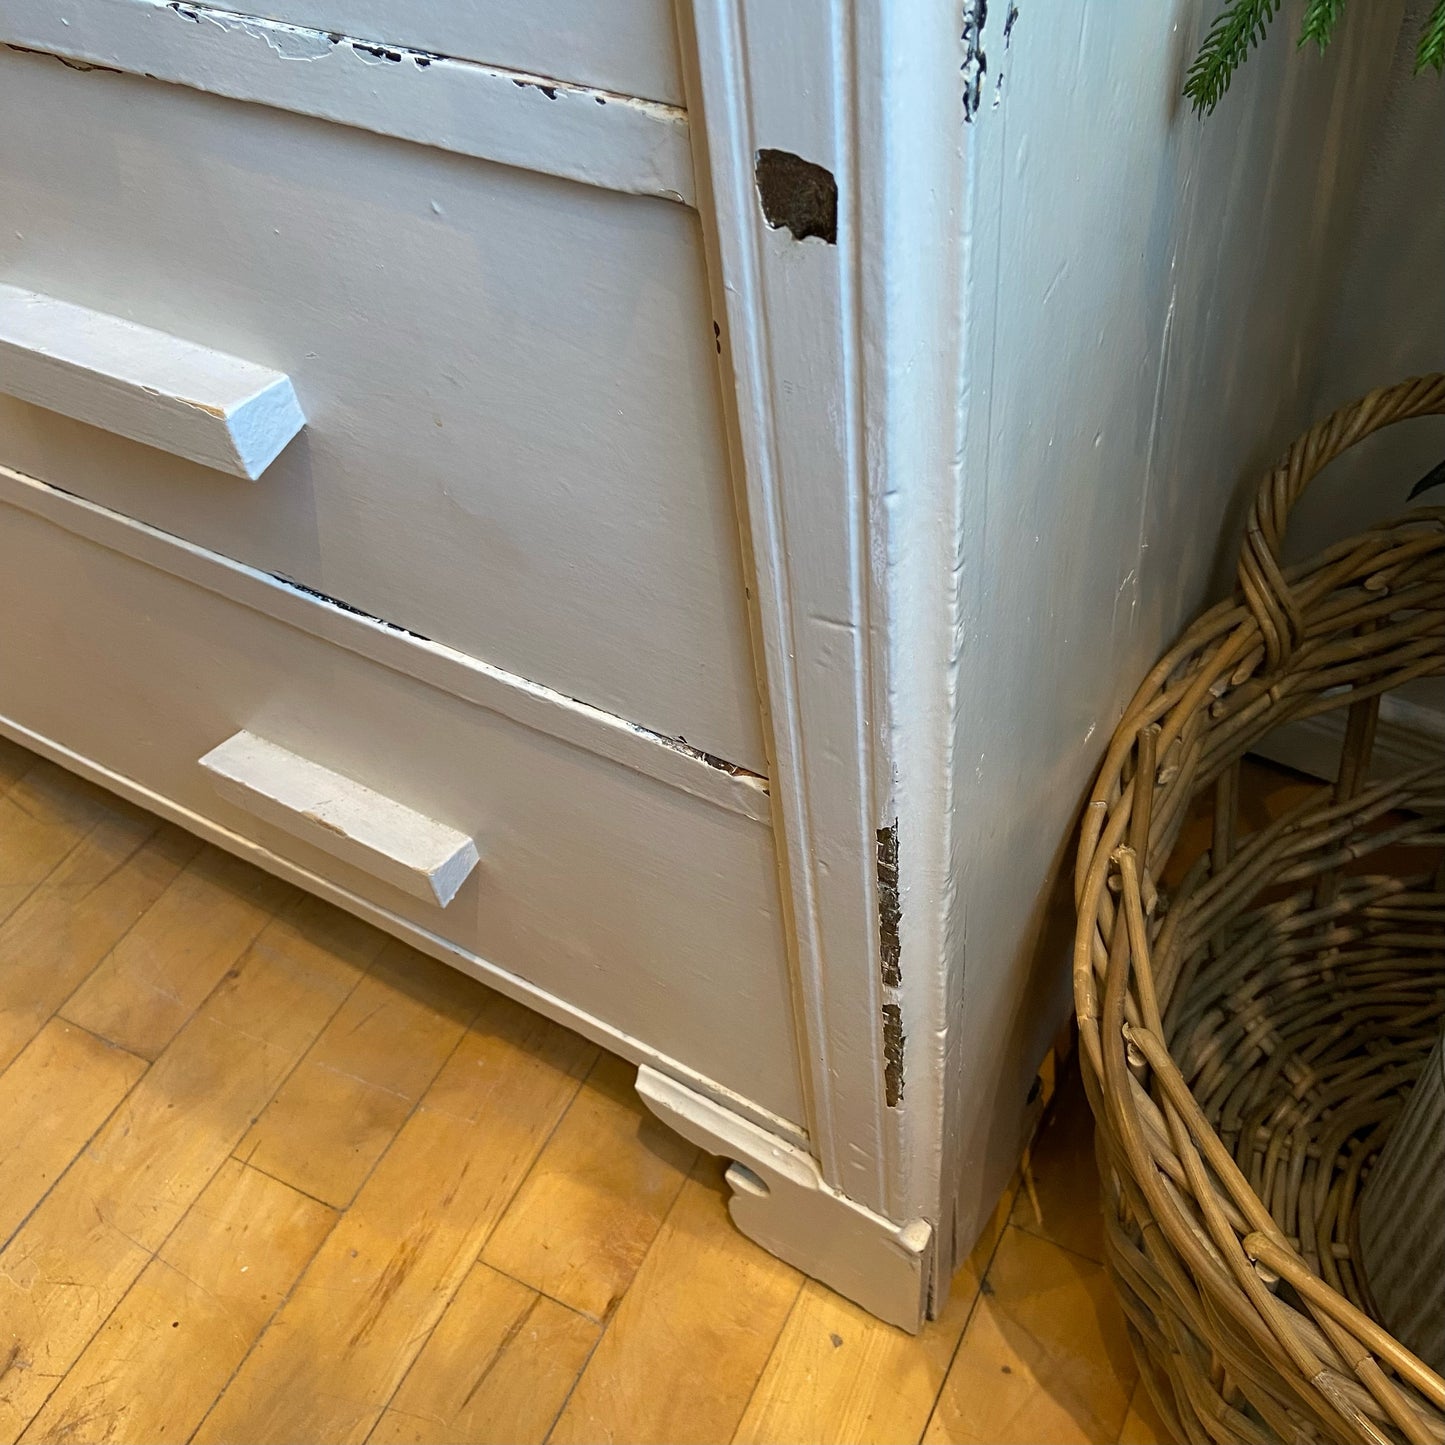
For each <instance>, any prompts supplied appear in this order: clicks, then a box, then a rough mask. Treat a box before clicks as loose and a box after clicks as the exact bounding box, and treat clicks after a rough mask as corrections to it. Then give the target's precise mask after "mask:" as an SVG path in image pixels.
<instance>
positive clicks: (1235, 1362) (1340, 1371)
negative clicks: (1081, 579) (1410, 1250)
mask: <svg viewBox="0 0 1445 1445" xmlns="http://www.w3.org/2000/svg"><path fill="white" fill-rule="evenodd" d="M1433 413H1445V376H1429V377H1422V378H1419V379H1416V380H1413V381H1408V382H1404V383H1402V384H1401V385H1399V386H1396V387H1391V388H1389V389H1387V390H1384V391H1378V392H1374V393H1373V394H1371V395H1370V396H1367V397H1365V398H1364V399H1363V400H1361V401H1359V402H1357V403H1355V404H1353V405H1351V406H1348V407H1345V408H1343V409H1342V410H1340V411H1339V412H1337V413H1336V414H1335V415H1334V416H1332V417H1329V418H1328V419H1327V420H1325V421H1323V422H1321V423H1320V424H1319V425H1318V426H1316V427H1315V428H1314V429H1313V430H1312V431H1310V432H1308V433H1307V434H1306V435H1305V436H1303V437H1301V438H1300V440H1299V441H1297V442H1296V443H1295V445H1294V446H1293V447H1292V448H1291V450H1290V451H1289V453H1288V455H1287V456H1286V457H1285V458H1284V460H1283V461H1282V462H1281V463H1280V465H1279V466H1278V467H1277V468H1276V470H1275V471H1274V472H1273V473H1271V474H1270V475H1269V476H1268V477H1267V478H1266V479H1265V481H1264V483H1263V484H1262V486H1261V487H1260V490H1259V495H1258V497H1257V498H1256V500H1255V503H1254V507H1253V510H1252V511H1251V513H1250V518H1249V524H1248V530H1247V533H1246V536H1245V540H1244V546H1243V550H1242V556H1241V559H1240V566H1239V583H1240V592H1239V595H1238V596H1236V598H1235V599H1234V600H1232V601H1230V602H1227V603H1224V604H1222V605H1220V606H1219V607H1216V608H1214V610H1213V611H1211V612H1208V613H1206V614H1205V615H1204V616H1203V617H1202V618H1200V619H1199V621H1198V622H1196V623H1195V624H1194V626H1193V627H1191V628H1190V630H1189V631H1188V632H1187V633H1186V634H1185V636H1184V638H1183V640H1182V641H1181V642H1180V643H1179V644H1178V646H1176V647H1175V648H1174V649H1173V651H1171V652H1170V653H1169V654H1168V655H1167V656H1166V657H1165V658H1164V659H1163V660H1162V661H1161V662H1160V663H1159V664H1158V666H1157V667H1155V669H1154V671H1153V672H1152V673H1150V675H1149V676H1148V678H1147V679H1146V680H1145V682H1144V684H1143V686H1142V687H1141V688H1140V689H1139V691H1138V693H1137V694H1136V695H1135V698H1134V700H1133V702H1132V703H1131V704H1130V706H1129V708H1128V711H1127V713H1126V714H1125V717H1124V720H1123V722H1122V723H1121V724H1120V726H1119V730H1118V732H1117V733H1116V734H1115V737H1114V740H1113V743H1112V745H1111V747H1110V749H1109V753H1108V757H1107V759H1106V761H1105V764H1104V767H1103V770H1102V772H1101V773H1100V776H1099V781H1098V784H1097V786H1096V788H1095V790H1094V793H1093V796H1092V800H1091V802H1090V804H1089V809H1088V813H1087V815H1086V818H1085V822H1084V828H1083V837H1082V839H1081V843H1080V848H1079V858H1078V867H1077V873H1076V877H1075V898H1076V901H1077V904H1078V910H1079V928H1078V934H1077V937H1076V941H1075V952H1074V992H1075V1000H1076V1003H1077V1006H1078V1015H1079V1029H1080V1040H1081V1046H1082V1049H1081V1052H1082V1058H1083V1069H1084V1080H1085V1085H1086V1087H1087V1089H1088V1091H1089V1098H1090V1102H1091V1104H1092V1106H1093V1110H1094V1114H1095V1117H1096V1119H1097V1122H1098V1131H1097V1148H1098V1154H1099V1166H1100V1172H1101V1175H1102V1179H1103V1186H1104V1187H1103V1193H1104V1209H1105V1215H1106V1225H1107V1230H1106V1237H1107V1248H1108V1263H1109V1267H1110V1271H1111V1273H1112V1276H1113V1278H1114V1281H1115V1284H1116V1286H1117V1288H1118V1290H1119V1294H1120V1297H1121V1299H1122V1301H1123V1304H1124V1308H1125V1310H1126V1312H1127V1314H1128V1317H1129V1320H1130V1325H1131V1333H1132V1336H1133V1339H1134V1345H1135V1350H1136V1353H1137V1354H1138V1356H1139V1361H1140V1366H1141V1369H1142V1370H1143V1374H1144V1378H1145V1382H1146V1385H1147V1386H1148V1388H1149V1392H1150V1394H1151V1396H1152V1397H1153V1398H1154V1402H1155V1404H1156V1405H1157V1406H1158V1408H1159V1410H1160V1412H1161V1413H1162V1415H1163V1417H1164V1419H1165V1420H1166V1422H1167V1423H1169V1425H1170V1426H1171V1428H1172V1429H1173V1430H1174V1432H1175V1434H1176V1436H1177V1437H1178V1438H1179V1439H1180V1440H1188V1441H1211V1440H1213V1441H1231V1442H1232V1441H1269V1440H1286V1441H1315V1440H1330V1441H1379V1440H1396V1441H1398V1440H1408V1441H1416V1442H1420V1445H1429V1442H1435V1445H1439V1442H1441V1441H1445V1381H1442V1380H1441V1378H1440V1377H1439V1376H1438V1375H1436V1374H1434V1373H1433V1372H1431V1371H1430V1370H1429V1369H1428V1368H1427V1367H1426V1366H1425V1365H1423V1364H1422V1363H1421V1362H1420V1361H1419V1360H1417V1359H1416V1358H1415V1357H1414V1356H1413V1355H1411V1354H1410V1353H1409V1351H1408V1350H1406V1349H1405V1348H1404V1347H1403V1346H1402V1345H1401V1344H1399V1343H1398V1342H1397V1341H1396V1340H1395V1339H1393V1338H1392V1337H1391V1335H1390V1334H1389V1332H1388V1331H1387V1330H1386V1329H1384V1328H1383V1327H1382V1326H1381V1325H1379V1324H1378V1323H1376V1322H1375V1320H1374V1319H1373V1318H1372V1315H1371V1303H1370V1301H1369V1299H1368V1297H1367V1291H1366V1286H1365V1284H1364V1282H1363V1280H1362V1276H1361V1272H1360V1270H1359V1268H1358V1266H1357V1264H1356V1257H1357V1256H1356V1249H1357V1243H1356V1236H1355V1230H1354V1218H1355V1209H1354V1206H1355V1202H1356V1200H1357V1198H1358V1195H1359V1191H1360V1186H1361V1182H1362V1177H1363V1176H1364V1175H1365V1174H1366V1173H1367V1171H1368V1170H1369V1168H1370V1166H1371V1164H1372V1162H1373V1160H1374V1158H1375V1156H1376V1155H1377V1154H1378V1151H1379V1147H1380V1144H1381V1142H1382V1140H1383V1139H1384V1137H1385V1134H1386V1132H1387V1131H1388V1129H1389V1127H1390V1124H1391V1122H1392V1121H1393V1120H1394V1118H1395V1117H1396V1116H1397V1115H1398V1113H1399V1111H1400V1108H1401V1105H1402V1102H1403V1100H1404V1098H1405V1096H1406V1095H1407V1094H1408V1092H1409V1086H1410V1083H1411V1081H1412V1080H1413V1079H1414V1077H1415V1076H1416V1075H1417V1074H1418V1073H1419V1071H1420V1069H1421V1067H1422V1066H1423V1064H1424V1062H1425V1059H1426V1057H1427V1055H1428V1054H1429V1051H1430V1048H1431V1045H1432V1044H1433V1042H1434V1039H1435V1037H1436V1033H1437V1030H1438V1028H1439V1024H1440V1019H1441V1016H1442V1014H1445V935H1442V927H1445V865H1442V851H1441V850H1442V847H1445V822H1442V818H1441V815H1442V812H1445V758H1442V761H1441V765H1440V766H1438V767H1437V766H1432V767H1430V768H1429V769H1428V770H1421V771H1417V772H1414V773H1412V774H1410V775H1408V776H1405V777H1398V778H1395V779H1393V780H1390V781H1387V782H1380V783H1370V782H1368V781H1367V773H1368V765H1369V758H1370V749H1371V744H1372V742H1373V737H1374V732H1375V723H1376V718H1377V715H1378V708H1379V701H1380V697H1381V695H1382V694H1383V693H1385V692H1387V691H1389V690H1390V689H1391V688H1394V687H1397V686H1399V685H1400V684H1402V683H1404V682H1407V681H1409V680H1410V679H1412V678H1418V677H1423V676H1427V675H1431V674H1437V673H1441V672H1445V510H1441V509H1428V508H1427V509H1421V510H1419V511H1417V512H1413V513H1411V514H1410V515H1409V516H1407V517H1405V518H1404V519H1402V520H1400V521H1398V522H1396V523H1394V524H1392V525H1389V526H1382V527H1379V528H1376V529H1374V530H1372V531H1368V532H1365V533H1363V534H1361V535H1360V536H1358V537H1355V538H1353V539H1352V540H1350V541H1349V542H1345V543H1341V544H1340V545H1338V546H1335V547H1332V548H1330V549H1329V550H1328V551H1326V552H1324V553H1322V554H1321V555H1319V556H1318V557H1316V558H1314V559H1313V560H1312V561H1311V562H1309V563H1307V564H1305V565H1303V566H1300V567H1296V568H1291V569H1288V570H1285V569H1282V567H1281V564H1280V561H1279V552H1280V544H1281V541H1282V538H1283V533H1284V527H1285V521H1286V518H1287V517H1288V515H1289V511H1290V508H1291V506H1292V505H1293V504H1294V502H1295V500H1296V499H1297V498H1298V496H1299V495H1300V492H1301V491H1302V490H1303V488H1304V487H1305V485H1306V484H1307V483H1308V482H1309V480H1310V479H1311V478H1312V477H1313V476H1314V475H1315V474H1316V473H1317V472H1318V471H1319V470H1320V469H1321V468H1322V467H1324V466H1325V465H1326V464H1327V463H1328V462H1329V461H1330V460H1331V459H1332V458H1334V457H1335V456H1337V455H1338V454H1339V453H1340V452H1342V451H1344V450H1345V449H1346V448H1347V447H1349V446H1351V445H1353V444H1354V443H1355V442H1357V441H1359V440H1360V439H1361V438H1363V437H1365V436H1366V435H1368V434H1369V433H1371V432H1373V431H1376V430H1378V429H1379V428H1380V427H1383V426H1387V425H1389V424H1390V423H1392V422H1395V421H1400V420H1404V419H1405V418H1408V417H1415V416H1423V415H1427V414H1433ZM1342 709H1343V710H1345V722H1344V728H1343V732H1344V739H1345V741H1344V745H1343V747H1342V749H1341V763H1340V767H1339V773H1338V778H1337V781H1336V782H1335V783H1333V784H1331V785H1321V786H1320V787H1319V788H1318V789H1317V790H1315V791H1314V792H1313V794H1312V796H1310V797H1309V798H1308V799H1307V800H1306V801H1305V802H1303V803H1301V804H1299V805H1298V806H1296V807H1293V808H1292V809H1291V810H1290V811H1289V812H1288V813H1286V814H1285V815H1284V816H1281V817H1279V818H1278V819H1276V820H1275V821H1273V822H1270V823H1267V824H1265V825H1264V826H1261V827H1259V828H1257V829H1255V830H1254V831H1245V830H1243V829H1242V827H1241V808H1240V797H1239V790H1240V775H1241V760H1242V758H1243V757H1244V755H1245V754H1246V753H1247V752H1248V751H1249V750H1250V749H1251V748H1252V747H1254V745H1255V744H1256V743H1257V742H1258V741H1259V740H1260V739H1261V738H1262V737H1263V736H1264V734H1265V733H1267V732H1269V731H1270V730H1271V729H1273V728H1275V727H1277V726H1279V725H1280V724H1282V723H1286V722H1290V721H1293V720H1299V719H1303V718H1308V717H1312V716H1316V715H1318V714H1321V713H1325V712H1329V711H1336V710H1342ZM1196 800H1198V803H1199V804H1200V805H1201V806H1204V805H1207V806H1208V807H1210V808H1212V834H1211V837H1212V845H1211V847H1210V848H1209V851H1208V852H1207V853H1205V854H1204V856H1203V857H1201V858H1200V859H1199V860H1198V862H1197V863H1195V864H1194V865H1193V866H1192V867H1190V868H1189V869H1188V871H1187V873H1185V875H1184V876H1183V878H1182V881H1180V882H1179V883H1178V885H1177V886H1176V887H1175V888H1173V889H1172V890H1170V891H1169V892H1167V893H1166V891H1165V890H1164V887H1163V883H1162V880H1163V879H1164V878H1165V876H1166V870H1167V869H1168V865H1169V864H1170V860H1171V856H1172V855H1173V854H1174V852H1175V849H1176V846H1177V845H1178V843H1179V839H1180V835H1181V831H1182V829H1183V827H1184V824H1185V821H1186V818H1187V817H1189V816H1190V814H1191V806H1192V805H1194V804H1195V803H1196ZM1249 811H1253V810H1249ZM1193 812H1194V816H1195V817H1196V818H1197V817H1198V816H1199V812H1200V808H1198V807H1196V808H1194V810H1193ZM1201 826H1203V825H1201ZM1171 876H1172V875H1171Z"/></svg>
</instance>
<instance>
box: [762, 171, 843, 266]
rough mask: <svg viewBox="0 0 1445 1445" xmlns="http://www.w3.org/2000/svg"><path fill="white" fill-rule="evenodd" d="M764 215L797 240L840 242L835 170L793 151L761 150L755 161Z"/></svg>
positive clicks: (777, 228) (775, 228) (776, 226)
mask: <svg viewBox="0 0 1445 1445" xmlns="http://www.w3.org/2000/svg"><path fill="white" fill-rule="evenodd" d="M754 174H755V179H756V183H757V189H758V200H759V202H760V203H761V205H762V208H763V217H764V219H765V220H766V221H767V223H768V225H770V226H771V227H772V228H773V229H774V230H775V231H777V230H783V229H786V230H788V231H790V232H791V233H792V236H793V239H794V240H795V241H806V240H807V239H808V238H809V237H810V236H816V237H817V238H818V239H819V240H821V241H826V242H827V243H828V245H830V246H834V245H837V243H838V182H837V181H836V180H835V179H834V177H833V172H832V171H830V170H828V169H827V167H825V166H820V165H818V164H816V163H815V162H813V161H805V160H804V159H803V158H802V156H798V155H794V154H793V153H792V151H779V150H760V151H759V152H758V153H757V156H756V158H755V161H754Z"/></svg>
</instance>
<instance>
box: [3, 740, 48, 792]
mask: <svg viewBox="0 0 1445 1445" xmlns="http://www.w3.org/2000/svg"><path fill="white" fill-rule="evenodd" d="M38 761H39V760H38V759H37V758H36V756H35V754H34V753H32V752H30V751H29V750H28V749H27V748H22V747H21V746H20V744H19V743H12V742H11V741H10V739H9V738H0V793H8V792H9V791H10V789H11V788H13V787H14V786H15V784H16V783H18V782H19V781H20V779H21V778H23V777H24V776H25V774H26V773H28V772H29V771H30V769H31V768H33V767H34V766H35V764H36V763H37V762H38Z"/></svg>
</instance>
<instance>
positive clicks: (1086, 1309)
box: [923, 1225, 1136, 1445]
mask: <svg viewBox="0 0 1445 1445" xmlns="http://www.w3.org/2000/svg"><path fill="white" fill-rule="evenodd" d="M1135 1374H1136V1371H1135V1367H1134V1360H1133V1355H1132V1353H1131V1351H1130V1348H1129V1341H1128V1336H1127V1334H1126V1331H1125V1327H1124V1316H1123V1312H1122V1311H1121V1309H1120V1308H1119V1302H1118V1300H1117V1299H1116V1298H1115V1296H1114V1292H1113V1287H1112V1286H1111V1285H1110V1283H1109V1280H1108V1277H1107V1276H1106V1275H1105V1273H1104V1271H1103V1269H1102V1268H1101V1267H1100V1266H1099V1265H1097V1264H1095V1263H1094V1262H1093V1261H1092V1260H1089V1259H1085V1258H1084V1257H1083V1256H1082V1255H1078V1254H1074V1253H1073V1252H1072V1251H1070V1250H1066V1249H1063V1248H1061V1247H1060V1246H1059V1245H1057V1244H1053V1243H1051V1242H1050V1241H1049V1240H1045V1239H1040V1238H1038V1236H1036V1235H1033V1234H1029V1233H1027V1232H1026V1231H1024V1230H1021V1229H1019V1228H1017V1227H1016V1226H1015V1225H1009V1227H1008V1228H1007V1229H1006V1230H1005V1231H1004V1234H1003V1238H1002V1239H1001V1240H1000V1241H999V1246H998V1250H997V1252H996V1253H995V1254H994V1258H993V1264H992V1266H991V1267H990V1269H989V1272H988V1277H987V1283H986V1284H985V1286H984V1289H983V1293H982V1295H981V1297H980V1299H979V1302H978V1308H977V1309H976V1310H975V1311H974V1313H973V1317H972V1318H971V1319H970V1320H969V1322H968V1328H967V1329H966V1330H965V1331H964V1334H963V1342H962V1343H961V1344H960V1345H959V1349H958V1354H957V1356H956V1358H955V1359H954V1362H953V1366H952V1368H951V1369H950V1370H949V1372H948V1378H947V1379H946V1380H945V1381H944V1385H943V1389H942V1391H941V1392H940V1394H939V1398H938V1404H937V1406H936V1407H935V1409H934V1412H933V1418H932V1419H931V1420H930V1421H929V1424H928V1429H927V1432H926V1433H925V1435H924V1437H923V1438H924V1440H925V1441H926V1442H928V1445H985V1442H987V1445H1014V1442H1017V1445H1037V1442H1038V1441H1041V1440H1046V1441H1049V1442H1051V1445H1090V1442H1095V1441H1100V1440H1115V1439H1117V1438H1118V1435H1119V1430H1120V1427H1121V1426H1122V1425H1123V1423H1124V1417H1125V1415H1126V1413H1127V1412H1128V1409H1129V1399H1130V1395H1131V1393H1132V1391H1133V1388H1134V1380H1135Z"/></svg>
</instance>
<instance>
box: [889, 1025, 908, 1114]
mask: <svg viewBox="0 0 1445 1445" xmlns="http://www.w3.org/2000/svg"><path fill="white" fill-rule="evenodd" d="M906 1042H907V1040H906V1038H905V1036H904V1033H903V1010H902V1009H901V1008H900V1007H899V1006H898V1005H897V1004H896V1003H886V1004H884V1005H883V1098H884V1102H885V1103H886V1104H887V1105H888V1107H889V1108H890V1109H896V1108H897V1107H898V1106H899V1104H901V1103H902V1102H903V1046H904V1044H905V1043H906Z"/></svg>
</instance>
